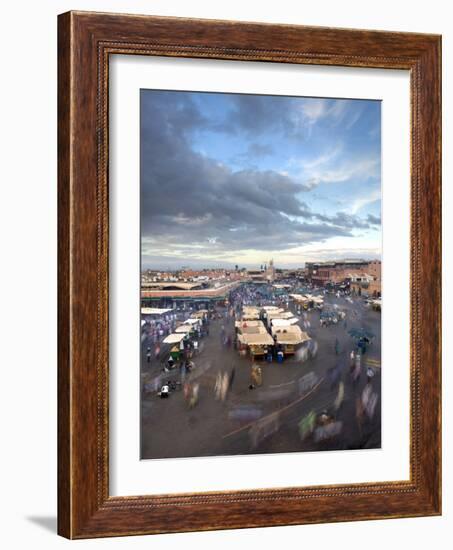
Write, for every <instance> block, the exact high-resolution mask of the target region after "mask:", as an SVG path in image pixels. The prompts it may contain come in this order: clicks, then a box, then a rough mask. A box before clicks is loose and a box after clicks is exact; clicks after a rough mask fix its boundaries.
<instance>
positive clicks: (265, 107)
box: [216, 94, 305, 137]
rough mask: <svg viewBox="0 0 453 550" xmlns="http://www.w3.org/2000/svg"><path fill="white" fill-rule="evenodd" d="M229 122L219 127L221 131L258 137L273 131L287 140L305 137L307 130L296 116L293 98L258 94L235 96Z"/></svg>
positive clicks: (217, 127) (233, 96)
mask: <svg viewBox="0 0 453 550" xmlns="http://www.w3.org/2000/svg"><path fill="white" fill-rule="evenodd" d="M229 100H230V103H231V111H230V113H229V116H228V120H226V121H224V122H223V123H221V124H218V125H217V126H216V129H217V130H219V131H222V132H229V133H237V132H239V131H242V132H245V133H247V134H249V135H254V136H255V135H258V134H262V133H267V132H269V131H274V132H275V133H276V134H279V133H280V134H283V135H285V136H286V137H295V136H297V137H303V133H304V132H305V130H304V129H303V127H302V126H301V125H300V123H299V122H300V121H299V120H298V119H297V118H295V117H294V116H293V111H292V109H291V108H290V106H291V104H292V103H293V102H294V101H293V99H292V98H287V97H278V96H259V95H247V94H244V95H241V94H238V95H232V96H230V98H229Z"/></svg>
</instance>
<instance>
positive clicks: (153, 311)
mask: <svg viewBox="0 0 453 550" xmlns="http://www.w3.org/2000/svg"><path fill="white" fill-rule="evenodd" d="M169 311H173V310H172V309H164V308H160V307H142V309H141V312H142V315H164V314H165V313H168V312H169Z"/></svg>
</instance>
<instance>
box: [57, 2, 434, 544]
mask: <svg viewBox="0 0 453 550" xmlns="http://www.w3.org/2000/svg"><path fill="white" fill-rule="evenodd" d="M58 23H59V27H58V35H59V36H58V47H59V58H58V70H59V76H58V94H59V97H58V117H59V123H58V124H59V126H58V154H59V157H58V158H59V161H58V163H59V164H58V195H59V198H58V208H59V213H58V232H59V242H58V254H59V263H58V269H59V274H58V293H59V306H58V326H59V343H58V364H59V367H58V402H59V412H58V415H59V416H58V441H59V443H58V464H59V465H58V493H59V494H58V532H59V534H61V535H63V536H65V537H68V538H89V537H103V536H119V535H132V534H151V533H163V532H180V531H201V530H210V529H232V528H243V527H259V526H270V525H292V524H304V523H321V522H333V521H353V520H364V519H379V518H395V517H415V516H428V515H438V514H440V513H441V367H440V357H441V314H440V308H441V125H440V116H441V76H440V75H441V71H440V61H441V39H440V37H439V36H434V35H427V34H410V33H393V32H377V31H362V30H340V29H332V28H313V27H304V26H290V25H264V24H255V23H239V22H228V21H208V20H194V19H179V18H164V17H148V16H134V15H111V14H100V13H84V12H69V13H65V14H63V15H61V16H59V22H58ZM112 54H115V55H119V54H121V55H131V54H132V55H143V56H156V55H158V56H173V57H189V58H203V59H205V58H209V59H227V60H235V61H238V62H241V61H244V60H247V61H256V62H258V63H259V62H262V61H267V62H279V63H292V64H315V65H326V66H329V65H330V66H347V67H372V68H383V69H388V70H391V69H404V70H407V71H409V72H410V95H411V137H410V139H411V160H410V162H411V236H410V242H411V250H410V255H411V283H410V287H411V288H410V303H411V313H410V319H411V327H410V349H411V354H410V355H411V358H410V403H411V409H410V418H411V426H410V442H411V443H410V480H408V481H389V482H379V483H372V482H370V483H360V484H350V485H333V486H316V487H292V488H285V489H260V490H249V491H226V492H209V493H195V494H163V495H153V496H147V495H137V496H134V497H116V496H110V494H109V399H108V395H109V391H108V388H109V340H108V333H109V306H108V304H109V275H108V266H109V252H108V251H109V232H108V223H109V203H108V198H109V179H108V139H109V135H108V132H109V126H108V100H109V97H108V91H109V57H110V56H111V55H112Z"/></svg>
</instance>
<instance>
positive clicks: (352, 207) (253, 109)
mask: <svg viewBox="0 0 453 550" xmlns="http://www.w3.org/2000/svg"><path fill="white" fill-rule="evenodd" d="M380 111H381V104H380V102H379V101H368V100H347V99H322V98H300V97H284V96H260V95H239V94H217V93H216V94H214V93H201V92H170V91H155V90H142V91H141V186H142V187H141V219H142V269H167V270H176V269H179V268H181V267H182V266H185V267H188V268H192V269H200V268H203V267H205V268H215V267H218V268H219V269H222V268H225V269H229V268H231V267H234V266H235V265H236V264H237V265H240V266H241V267H246V268H251V267H256V266H260V265H261V264H263V263H265V259H266V258H268V259H269V258H272V257H273V258H274V260H275V263H276V264H278V265H279V267H281V268H283V269H285V268H296V267H302V266H303V265H304V264H305V262H307V261H323V260H329V259H331V258H332V257H335V259H345V258H348V259H353V258H364V257H366V258H370V259H380V257H381V216H380V211H381V144H380V139H381V136H380V134H381V132H380Z"/></svg>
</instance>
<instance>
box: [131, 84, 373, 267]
mask: <svg viewBox="0 0 453 550" xmlns="http://www.w3.org/2000/svg"><path fill="white" fill-rule="evenodd" d="M240 97H241V99H240V100H239V102H238V105H239V107H238V115H237V116H240V117H242V118H243V119H244V124H245V123H246V125H247V127H248V128H252V127H253V125H255V127H256V128H257V129H258V128H259V126H260V125H264V124H265V125H266V126H268V125H269V116H272V115H270V112H272V108H270V106H269V103H267V102H266V103H265V104H264V102H263V101H261V99H264V98H259V99H260V100H259V101H256V97H255V98H254V101H249V97H248V96H240ZM264 109H265V112H264ZM277 118H278V117H277ZM277 118H275V117H274V122H275V123H278V124H280V123H281V121H277ZM231 124H233V125H234V124H236V122H234V118H233V120H232V121H231ZM244 124H243V127H244ZM209 125H210V123H209V121H207V120H206V118H205V117H204V116H203V114H202V113H200V112H199V110H198V108H197V107H196V105H195V103H194V102H193V100H192V99H191V97H190V95H187V94H177V93H167V92H149V91H148V92H143V93H142V102H141V216H142V236H143V243H144V246H145V247H146V246H149V247H150V249H152V250H153V252H152V254H154V255H156V256H159V255H162V254H164V255H165V254H166V251H169V252H170V251H171V252H178V250H180V251H183V250H184V251H185V253H186V254H189V253H190V254H203V253H206V252H208V253H210V254H212V253H214V254H216V255H217V256H218V257H219V258H221V257H222V255H225V254H228V253H229V252H233V251H238V250H241V249H242V250H243V249H255V250H284V249H287V248H290V247H296V246H300V245H302V244H307V243H312V242H317V241H319V242H322V241H324V240H325V239H327V238H329V237H333V236H348V235H351V231H352V230H353V229H354V228H365V227H369V223H375V222H373V221H371V220H367V221H364V220H361V219H359V218H358V217H357V216H352V215H347V214H344V213H337V214H336V215H335V216H325V215H322V214H319V213H315V212H312V211H311V210H310V209H309V207H308V206H307V205H306V204H305V203H304V202H303V201H301V200H300V198H299V196H298V195H299V194H300V193H301V192H304V191H307V187H305V186H304V185H302V184H300V183H298V182H296V181H294V180H292V179H291V178H290V177H288V176H287V175H284V174H280V173H278V172H275V171H271V170H269V171H257V170H252V169H250V170H242V171H238V172H233V171H232V170H231V169H230V168H229V167H227V166H225V165H222V164H220V163H218V162H216V161H214V160H213V159H209V158H206V157H205V156H203V155H201V154H199V153H196V152H194V151H193V150H192V149H191V147H190V137H191V134H193V132H196V131H197V130H199V129H200V128H203V127H209ZM210 129H211V130H212V128H210ZM265 152H266V151H264V150H263V153H265ZM187 246H191V247H193V250H192V252H191V250H190V249H188V248H187ZM197 247H198V248H197ZM149 253H150V254H151V252H149Z"/></svg>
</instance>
